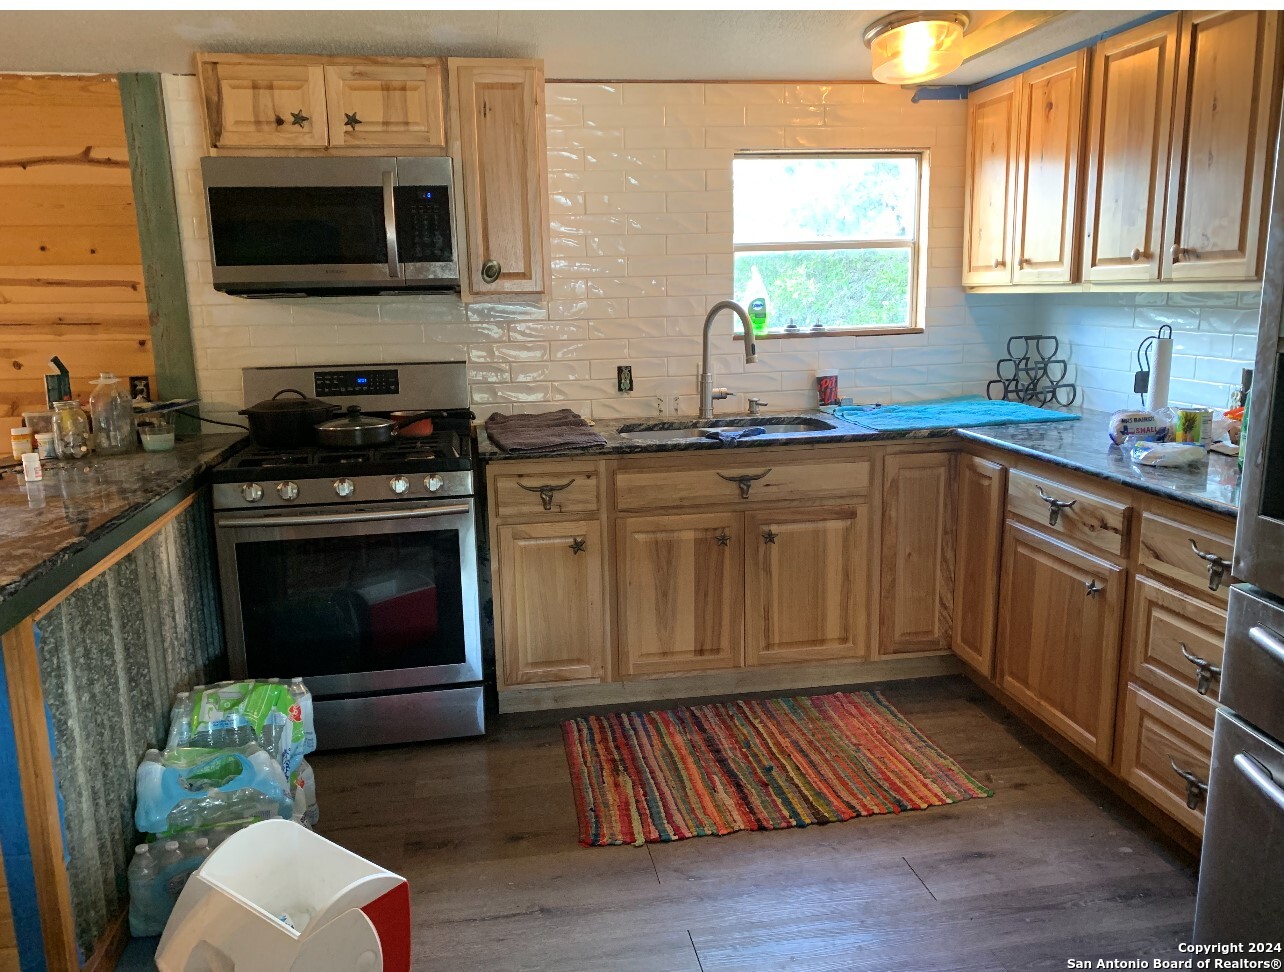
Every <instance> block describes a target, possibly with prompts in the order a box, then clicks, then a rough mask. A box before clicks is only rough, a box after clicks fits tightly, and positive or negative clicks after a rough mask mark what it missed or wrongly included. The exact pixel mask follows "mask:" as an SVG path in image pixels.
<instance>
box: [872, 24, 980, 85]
mask: <svg viewBox="0 0 1284 972" xmlns="http://www.w3.org/2000/svg"><path fill="white" fill-rule="evenodd" d="M967 24H968V17H967V14H963V13H952V12H949V11H933V10H918V11H903V12H898V13H894V14H891V15H889V16H887V17H883V18H882V19H880V20H876V21H875V22H874V23H872V24H871V25H870V26H869V28H868V29H867V30H866V31H865V46H867V47H868V48H869V50H870V53H871V54H872V55H873V63H874V80H875V81H880V82H882V83H883V84H922V83H923V82H925V81H933V80H935V79H936V78H939V77H943V76H944V75H946V74H949V73H950V72H951V71H953V70H956V69H957V68H958V67H959V66H960V65H962V63H963V31H964V30H965V29H966V28H967Z"/></svg>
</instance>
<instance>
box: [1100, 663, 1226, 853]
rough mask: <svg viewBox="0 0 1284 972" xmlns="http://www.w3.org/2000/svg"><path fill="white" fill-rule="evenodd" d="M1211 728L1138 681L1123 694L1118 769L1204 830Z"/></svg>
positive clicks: (1192, 827)
mask: <svg viewBox="0 0 1284 972" xmlns="http://www.w3.org/2000/svg"><path fill="white" fill-rule="evenodd" d="M1212 748H1213V733H1212V730H1211V729H1209V728H1208V727H1207V726H1204V725H1201V724H1200V723H1199V722H1197V721H1196V720H1194V719H1192V718H1191V717H1190V716H1188V715H1186V713H1184V712H1180V711H1178V710H1177V709H1175V708H1174V707H1173V706H1171V705H1168V704H1167V703H1165V702H1161V701H1160V700H1159V699H1157V698H1155V697H1154V696H1153V695H1151V694H1149V693H1148V692H1144V691H1142V690H1141V689H1139V688H1137V687H1136V686H1135V685H1130V686H1128V694H1127V696H1126V697H1125V698H1124V717H1123V740H1122V743H1121V745H1120V753H1121V755H1120V760H1119V775H1120V776H1122V777H1123V778H1124V780H1125V781H1126V782H1127V783H1128V784H1130V785H1131V786H1132V787H1133V789H1135V790H1136V791H1137V792H1138V793H1140V794H1141V795H1142V796H1144V797H1147V798H1148V799H1150V800H1151V801H1152V802H1153V803H1155V804H1156V805H1157V806H1159V807H1161V808H1162V809H1163V810H1165V811H1166V812H1167V813H1168V815H1169V816H1171V817H1173V818H1174V819H1176V820H1180V821H1181V822H1182V824H1184V825H1185V826H1186V827H1187V828H1189V829H1190V830H1192V831H1194V832H1195V833H1196V834H1202V833H1203V832H1204V795H1205V793H1206V792H1207V787H1208V765H1209V762H1210V760H1211V753H1212Z"/></svg>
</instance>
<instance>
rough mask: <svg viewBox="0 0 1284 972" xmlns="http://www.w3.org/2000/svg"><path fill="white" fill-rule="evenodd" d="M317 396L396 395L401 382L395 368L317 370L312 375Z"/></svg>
mask: <svg viewBox="0 0 1284 972" xmlns="http://www.w3.org/2000/svg"><path fill="white" fill-rule="evenodd" d="M313 384H314V386H315V387H316V392H315V393H314V394H316V395H317V396H318V397H320V396H322V395H334V396H340V395H342V396H348V395H396V394H399V393H400V390H401V387H400V386H401V382H400V381H399V379H398V376H397V370H396V369H395V368H380V369H377V370H375V369H370V370H361V371H356V370H345V371H318V372H316V373H315V375H314V377H313Z"/></svg>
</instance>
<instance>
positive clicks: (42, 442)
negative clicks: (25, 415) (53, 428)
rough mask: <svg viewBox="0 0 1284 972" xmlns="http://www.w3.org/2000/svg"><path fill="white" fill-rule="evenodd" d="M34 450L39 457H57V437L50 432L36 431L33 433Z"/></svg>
mask: <svg viewBox="0 0 1284 972" xmlns="http://www.w3.org/2000/svg"><path fill="white" fill-rule="evenodd" d="M35 440H36V452H37V453H38V454H39V456H40V458H41V459H57V458H58V437H57V436H56V435H54V434H53V433H52V432H37V433H36V434H35Z"/></svg>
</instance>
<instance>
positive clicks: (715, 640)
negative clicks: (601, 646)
mask: <svg viewBox="0 0 1284 972" xmlns="http://www.w3.org/2000/svg"><path fill="white" fill-rule="evenodd" d="M616 529H617V541H616V544H617V551H618V554H617V562H616V573H617V582H616V583H617V588H618V598H619V604H618V609H617V610H618V614H619V619H620V622H619V623H620V633H619V639H620V667H621V670H622V673H623V674H625V675H639V674H647V673H673V672H686V671H702V670H709V669H718V668H731V667H735V666H738V665H740V664H741V662H742V660H743V648H744V636H743V632H744V628H743V625H744V559H745V558H744V516H743V514H740V513H695V514H682V515H674V516H654V517H622V518H621V519H620V520H618V521H617V526H616Z"/></svg>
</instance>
